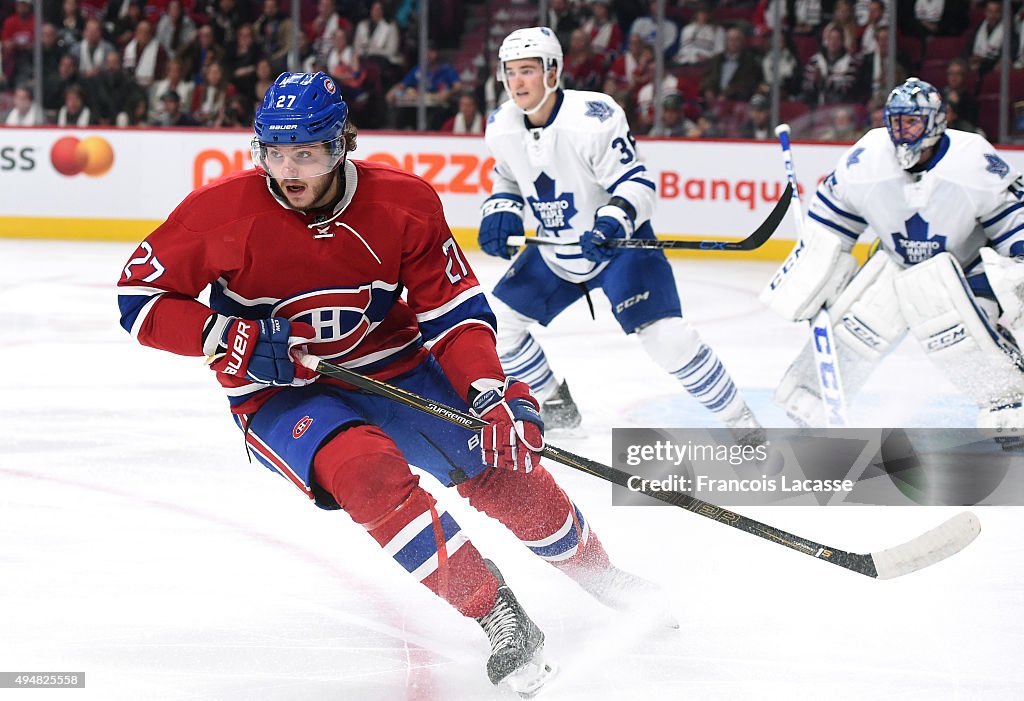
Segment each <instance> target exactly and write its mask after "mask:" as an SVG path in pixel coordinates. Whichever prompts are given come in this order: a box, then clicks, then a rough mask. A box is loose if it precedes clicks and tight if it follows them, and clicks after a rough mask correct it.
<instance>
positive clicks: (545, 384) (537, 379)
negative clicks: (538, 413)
mask: <svg viewBox="0 0 1024 701" xmlns="http://www.w3.org/2000/svg"><path fill="white" fill-rule="evenodd" d="M500 360H501V367H502V369H504V370H505V374H506V375H508V376H509V377H514V378H516V379H517V380H521V381H523V382H525V383H526V384H528V385H530V389H532V390H533V394H534V396H535V397H537V401H538V402H540V403H542V404H543V403H544V402H546V401H547V400H548V399H550V398H551V397H553V396H554V395H555V393H556V392H557V391H558V379H557V378H556V377H555V373H554V372H552V371H551V366H549V365H548V358H547V356H546V355H544V349H543V348H541V347H540V344H539V343H537V341H536V339H534V337H533V336H532V335H531V334H529V333H527V334H526V338H524V339H523V342H522V343H521V344H519V346H518V347H517V348H516V349H515V350H513V351H512V352H510V353H508V354H505V355H502V356H501V357H500Z"/></svg>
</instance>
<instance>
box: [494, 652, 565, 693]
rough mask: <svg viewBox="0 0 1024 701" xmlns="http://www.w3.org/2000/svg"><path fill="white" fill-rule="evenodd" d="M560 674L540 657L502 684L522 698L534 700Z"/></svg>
mask: <svg viewBox="0 0 1024 701" xmlns="http://www.w3.org/2000/svg"><path fill="white" fill-rule="evenodd" d="M556 674H558V667H557V666H555V665H552V664H550V663H548V662H545V661H544V659H543V657H539V658H538V655H535V656H534V659H533V660H531V661H530V662H527V663H526V664H525V665H523V666H522V667H520V668H519V669H517V670H516V671H514V672H512V674H510V675H508V676H507V677H505V678H504V679H503V680H502V681H501V684H502V686H505V687H508V689H509V690H511V691H512V692H514V693H516V694H518V695H519V696H520V697H521V698H524V699H529V698H533V697H534V696H536V695H537V694H539V693H540V691H541V689H542V688H543V687H544V685H545V684H547V683H548V682H549V681H551V679H552V678H553V677H554V676H555V675H556Z"/></svg>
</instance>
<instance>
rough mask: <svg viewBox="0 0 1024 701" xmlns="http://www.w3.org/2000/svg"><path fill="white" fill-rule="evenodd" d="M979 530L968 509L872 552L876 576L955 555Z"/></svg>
mask: <svg viewBox="0 0 1024 701" xmlns="http://www.w3.org/2000/svg"><path fill="white" fill-rule="evenodd" d="M979 533H981V521H979V520H978V517H977V516H975V515H974V514H973V513H971V512H970V511H964V512H963V513H960V514H957V515H956V516H954V517H953V518H951V519H949V520H948V521H946V522H945V523H943V524H940V525H938V526H936V527H935V528H933V529H932V530H930V531H928V532H927V533H922V534H921V535H919V536H918V537H916V538H914V539H913V540H910V541H907V542H906V543H903V544H902V545H897V546H896V547H894V548H889V549H888V550H880V551H878V552H877V553H871V559H872V560H873V561H874V563H875V570H876V571H877V572H878V578H879V579H892V578H893V577H901V576H903V575H905V574H910V573H911V572H916V571H917V570H920V569H923V568H925V567H928V566H929V565H934V564H935V563H936V562H941V561H942V560H945V559H946V558H947V557H949V556H950V555H955V554H956V553H958V552H960V551H961V550H963V549H964V548H966V547H967V546H968V545H970V544H971V541H973V540H974V539H975V538H977V537H978V534H979Z"/></svg>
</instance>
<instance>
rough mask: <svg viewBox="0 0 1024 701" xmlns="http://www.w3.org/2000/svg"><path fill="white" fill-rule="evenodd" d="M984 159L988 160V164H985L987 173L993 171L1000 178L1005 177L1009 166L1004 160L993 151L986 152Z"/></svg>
mask: <svg viewBox="0 0 1024 701" xmlns="http://www.w3.org/2000/svg"><path fill="white" fill-rule="evenodd" d="M985 160H986V161H988V165H987V166H985V170H987V171H988V172H989V173H995V174H996V175H998V176H999V177H1000V178H1005V177H1006V176H1007V174H1008V173H1009V172H1010V166H1009V165H1007V163H1006V161H1004V160H1003V159H1002V158H1000V157H999V156H997V155H996V154H994V153H986V154H985Z"/></svg>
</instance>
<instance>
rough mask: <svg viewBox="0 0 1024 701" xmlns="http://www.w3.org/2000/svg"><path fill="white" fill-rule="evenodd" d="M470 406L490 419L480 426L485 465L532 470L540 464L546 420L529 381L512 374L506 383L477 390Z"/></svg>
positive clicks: (481, 450)
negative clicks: (528, 383) (483, 425)
mask: <svg viewBox="0 0 1024 701" xmlns="http://www.w3.org/2000/svg"><path fill="white" fill-rule="evenodd" d="M495 382H496V381H495ZM471 410H472V412H473V414H474V415H476V416H479V417H480V418H482V419H484V420H485V421H487V426H485V427H483V428H482V429H480V456H481V459H482V460H483V463H484V465H487V466H488V467H500V468H502V469H505V470H521V471H523V472H530V471H531V470H532V469H533V468H534V467H535V466H536V465H539V464H540V457H541V452H542V451H543V450H544V420H543V419H542V418H541V417H540V404H538V403H537V400H536V399H534V397H533V395H532V394H530V386H529V385H527V384H526V383H525V382H520V381H519V380H517V379H515V378H514V377H510V378H508V379H507V380H505V383H504V385H497V386H494V387H492V388H491V389H488V390H487V391H484V392H481V393H480V394H478V395H477V396H476V398H474V399H473V404H472V408H471Z"/></svg>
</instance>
